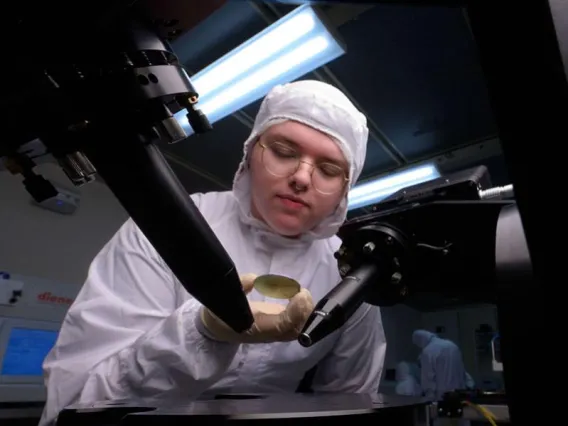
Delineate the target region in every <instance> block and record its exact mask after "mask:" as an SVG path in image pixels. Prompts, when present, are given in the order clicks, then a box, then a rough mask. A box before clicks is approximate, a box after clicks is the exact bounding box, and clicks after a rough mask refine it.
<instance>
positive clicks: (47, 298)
mask: <svg viewBox="0 0 568 426" xmlns="http://www.w3.org/2000/svg"><path fill="white" fill-rule="evenodd" d="M37 300H39V301H40V302H46V303H54V304H56V305H70V304H72V303H73V299H71V298H69V297H63V296H56V295H55V294H51V293H50V292H49V291H47V292H45V293H41V294H38V296H37Z"/></svg>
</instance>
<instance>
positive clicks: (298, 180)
mask: <svg viewBox="0 0 568 426" xmlns="http://www.w3.org/2000/svg"><path fill="white" fill-rule="evenodd" d="M313 169H314V166H313V165H312V164H311V163H308V162H306V161H300V164H299V166H298V169H297V170H296V172H295V173H294V174H293V175H292V176H291V181H292V182H294V183H295V184H296V186H297V187H299V188H308V187H309V186H310V184H311V182H312V172H313Z"/></svg>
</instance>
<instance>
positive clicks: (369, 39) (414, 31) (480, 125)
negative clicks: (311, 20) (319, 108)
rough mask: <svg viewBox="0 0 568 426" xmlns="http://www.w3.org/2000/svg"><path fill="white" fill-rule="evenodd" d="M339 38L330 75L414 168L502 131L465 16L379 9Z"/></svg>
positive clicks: (446, 11)
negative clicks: (341, 48)
mask: <svg viewBox="0 0 568 426" xmlns="http://www.w3.org/2000/svg"><path fill="white" fill-rule="evenodd" d="M338 31H339V32H340V34H341V36H342V37H343V38H344V40H345V42H346V45H347V52H348V53H347V54H346V55H344V56H343V57H341V58H338V59H337V60H335V61H334V62H332V63H331V64H329V68H330V69H331V70H332V71H333V72H334V73H335V75H336V76H337V77H338V78H339V79H340V80H341V82H342V83H343V84H344V85H345V86H346V88H347V89H348V90H349V91H350V92H351V94H352V95H353V96H355V98H356V99H357V100H358V101H359V102H360V103H361V104H362V105H363V107H364V108H365V109H366V110H367V112H368V114H369V115H370V117H371V118H372V119H373V120H374V121H375V122H376V123H377V125H378V126H379V128H381V130H382V131H383V132H384V133H385V134H386V135H387V137H389V138H390V139H391V140H392V141H393V142H394V143H395V145H396V146H397V147H398V148H399V149H400V150H401V151H402V153H403V154H404V155H405V156H406V157H407V159H408V160H409V161H413V160H417V159H420V158H423V157H428V156H431V155H433V154H435V153H437V152H440V151H444V150H447V149H449V148H451V147H453V146H456V145H461V144H463V143H465V142H468V141H472V140H476V139H479V138H482V137H487V136H488V135H492V134H494V133H495V132H496V128H495V124H494V120H493V116H492V112H491V109H490V106H489V102H488V97H487V91H486V88H485V82H484V79H483V77H482V73H481V70H480V67H479V65H478V63H477V58H476V54H475V46H474V43H473V41H472V38H471V35H470V33H469V29H468V26H467V23H466V20H465V18H464V15H463V14H462V11H461V9H457V8H429V7H403V6H389V5H376V6H375V7H374V8H372V9H370V10H369V11H367V12H365V13H363V14H361V15H360V16H359V17H358V19H357V20H354V21H351V22H348V23H346V24H345V25H343V26H341V27H340V28H339V29H338Z"/></svg>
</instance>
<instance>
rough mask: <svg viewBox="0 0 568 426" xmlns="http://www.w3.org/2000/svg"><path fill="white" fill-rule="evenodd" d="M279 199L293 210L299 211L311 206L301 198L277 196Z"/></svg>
mask: <svg viewBox="0 0 568 426" xmlns="http://www.w3.org/2000/svg"><path fill="white" fill-rule="evenodd" d="M277 197H278V199H279V200H280V201H282V203H283V204H284V205H285V206H287V207H291V208H295V209H299V208H302V207H309V204H308V203H306V202H305V201H304V200H302V199H301V198H299V197H295V196H293V195H277Z"/></svg>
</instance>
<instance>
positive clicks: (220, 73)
mask: <svg viewBox="0 0 568 426" xmlns="http://www.w3.org/2000/svg"><path fill="white" fill-rule="evenodd" d="M344 53H345V49H344V48H343V46H342V45H341V44H340V43H339V42H338V41H337V40H336V39H335V37H334V36H333V35H332V34H331V33H330V32H329V30H328V29H327V27H326V26H325V24H324V23H323V22H322V20H321V19H320V17H319V16H318V14H317V13H316V12H315V10H314V9H313V8H312V7H310V6H308V5H304V6H300V7H298V8H296V9H295V10H294V11H292V12H291V13H289V14H287V15H286V16H284V17H282V18H281V19H279V20H278V21H276V22H275V23H274V24H272V25H270V26H269V27H268V28H266V29H265V30H264V31H262V32H261V33H259V34H257V35H256V36H254V37H253V38H251V39H250V40H248V41H247V42H245V43H243V44H241V45H240V46H239V47H237V48H236V49H234V50H232V51H231V52H229V53H228V54H226V55H225V56H223V57H221V58H219V59H218V60H217V61H215V62H213V63H212V64H211V65H209V66H208V67H206V68H204V69H203V70H201V71H200V72H198V73H197V74H195V75H194V76H193V77H192V78H191V81H192V83H193V85H194V87H195V90H197V93H199V104H198V108H200V109H201V110H202V111H203V113H204V114H205V115H206V116H207V117H208V118H209V121H210V122H211V123H214V122H215V121H218V120H220V119H222V118H224V117H226V116H228V115H230V114H232V113H234V112H236V111H238V110H240V109H241V108H243V107H245V106H247V105H249V104H251V103H253V102H254V101H256V100H258V99H260V98H262V97H264V96H265V95H266V94H267V93H268V92H269V91H270V89H272V87H274V86H276V85H277V84H284V83H288V82H290V81H294V80H296V79H298V78H300V77H302V76H303V75H305V74H307V73H309V72H311V71H313V70H315V69H317V68H319V67H321V66H323V65H325V64H327V63H328V62H330V61H332V60H334V59H335V58H337V57H339V56H341V55H343V54H344ZM176 118H177V119H178V121H179V122H180V123H181V125H182V127H183V128H184V130H185V131H186V133H188V134H191V133H193V130H192V129H191V128H190V126H189V124H188V122H187V118H186V117H185V111H180V112H179V113H177V114H176Z"/></svg>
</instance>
